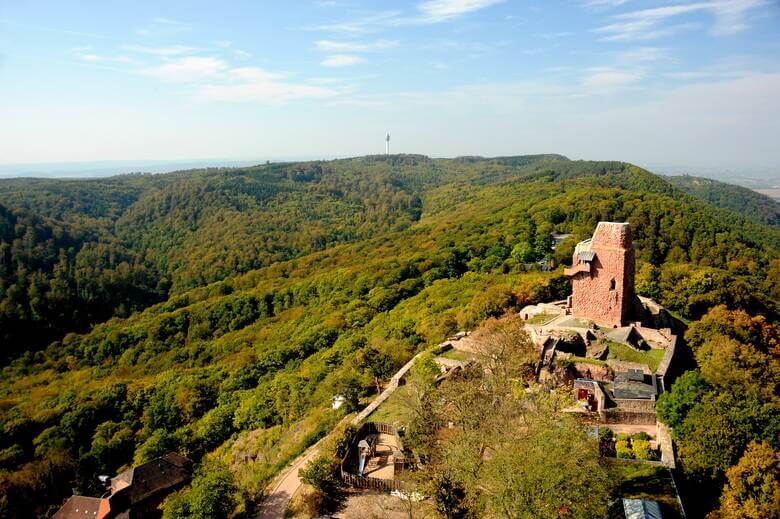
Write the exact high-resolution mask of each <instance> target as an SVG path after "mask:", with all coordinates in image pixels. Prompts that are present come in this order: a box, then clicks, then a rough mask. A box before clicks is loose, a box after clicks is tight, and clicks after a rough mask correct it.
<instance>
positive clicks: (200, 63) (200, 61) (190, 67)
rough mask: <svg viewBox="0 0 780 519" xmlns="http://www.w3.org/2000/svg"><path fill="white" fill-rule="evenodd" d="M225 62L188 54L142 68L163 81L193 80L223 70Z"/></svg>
mask: <svg viewBox="0 0 780 519" xmlns="http://www.w3.org/2000/svg"><path fill="white" fill-rule="evenodd" d="M227 68H228V65H227V63H225V62H224V61H222V60H220V59H217V58H206V57H197V56H189V57H186V58H180V59H177V60H175V61H170V62H167V63H164V64H162V65H158V66H156V67H149V68H147V69H144V70H143V73H144V74H146V75H147V76H153V77H156V78H158V79H162V80H163V81H193V80H199V79H204V78H208V77H210V76H214V75H216V74H219V73H220V72H223V71H224V70H226V69H227Z"/></svg>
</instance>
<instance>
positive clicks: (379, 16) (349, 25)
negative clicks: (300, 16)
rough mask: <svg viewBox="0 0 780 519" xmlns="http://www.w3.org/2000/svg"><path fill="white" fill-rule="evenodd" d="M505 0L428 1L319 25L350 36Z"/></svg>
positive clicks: (428, 21)
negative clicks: (410, 9)
mask: <svg viewBox="0 0 780 519" xmlns="http://www.w3.org/2000/svg"><path fill="white" fill-rule="evenodd" d="M503 1H504V0H426V1H424V2H421V3H419V4H417V10H416V12H414V13H411V14H405V13H403V12H402V11H399V10H388V11H381V12H378V13H374V14H371V15H368V16H364V17H360V18H355V19H352V20H346V21H342V22H336V23H328V24H323V25H320V26H319V27H317V29H319V30H324V31H328V32H334V33H342V34H349V35H356V34H366V33H370V32H377V31H382V30H386V29H388V28H392V27H403V26H410V25H411V26H413V25H428V24H435V23H441V22H445V21H449V20H453V19H455V18H458V17H461V16H464V15H466V14H468V13H472V12H475V11H479V10H481V9H485V8H487V7H490V6H493V5H496V4H499V3H502V2H503Z"/></svg>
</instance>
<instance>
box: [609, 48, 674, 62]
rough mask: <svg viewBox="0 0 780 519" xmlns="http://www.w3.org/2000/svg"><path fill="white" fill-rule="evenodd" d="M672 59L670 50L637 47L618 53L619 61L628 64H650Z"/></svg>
mask: <svg viewBox="0 0 780 519" xmlns="http://www.w3.org/2000/svg"><path fill="white" fill-rule="evenodd" d="M666 59H670V53H669V49H664V48H660V47H636V48H632V49H627V50H624V51H622V52H620V53H618V60H619V61H621V62H626V63H650V62H655V61H661V60H666Z"/></svg>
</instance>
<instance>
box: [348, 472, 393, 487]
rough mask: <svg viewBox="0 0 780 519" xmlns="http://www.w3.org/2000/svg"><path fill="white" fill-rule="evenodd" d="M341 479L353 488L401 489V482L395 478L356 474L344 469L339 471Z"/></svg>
mask: <svg viewBox="0 0 780 519" xmlns="http://www.w3.org/2000/svg"><path fill="white" fill-rule="evenodd" d="M341 481H343V482H344V483H345V484H347V485H349V486H351V487H355V488H372V489H374V490H383V491H385V492H392V491H393V490H403V483H402V482H401V481H399V480H397V479H379V478H372V477H368V476H358V475H355V474H350V473H348V472H344V471H342V472H341Z"/></svg>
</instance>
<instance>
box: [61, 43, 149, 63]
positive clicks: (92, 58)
mask: <svg viewBox="0 0 780 519" xmlns="http://www.w3.org/2000/svg"><path fill="white" fill-rule="evenodd" d="M72 51H73V55H74V56H75V57H76V58H78V59H79V60H81V61H87V62H91V63H101V62H102V63H126V64H130V63H137V61H135V60H134V59H131V58H129V57H127V56H121V55H120V56H106V55H104V54H98V53H96V52H94V51H93V49H92V46H90V45H86V46H81V47H75V48H73V49H72Z"/></svg>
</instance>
